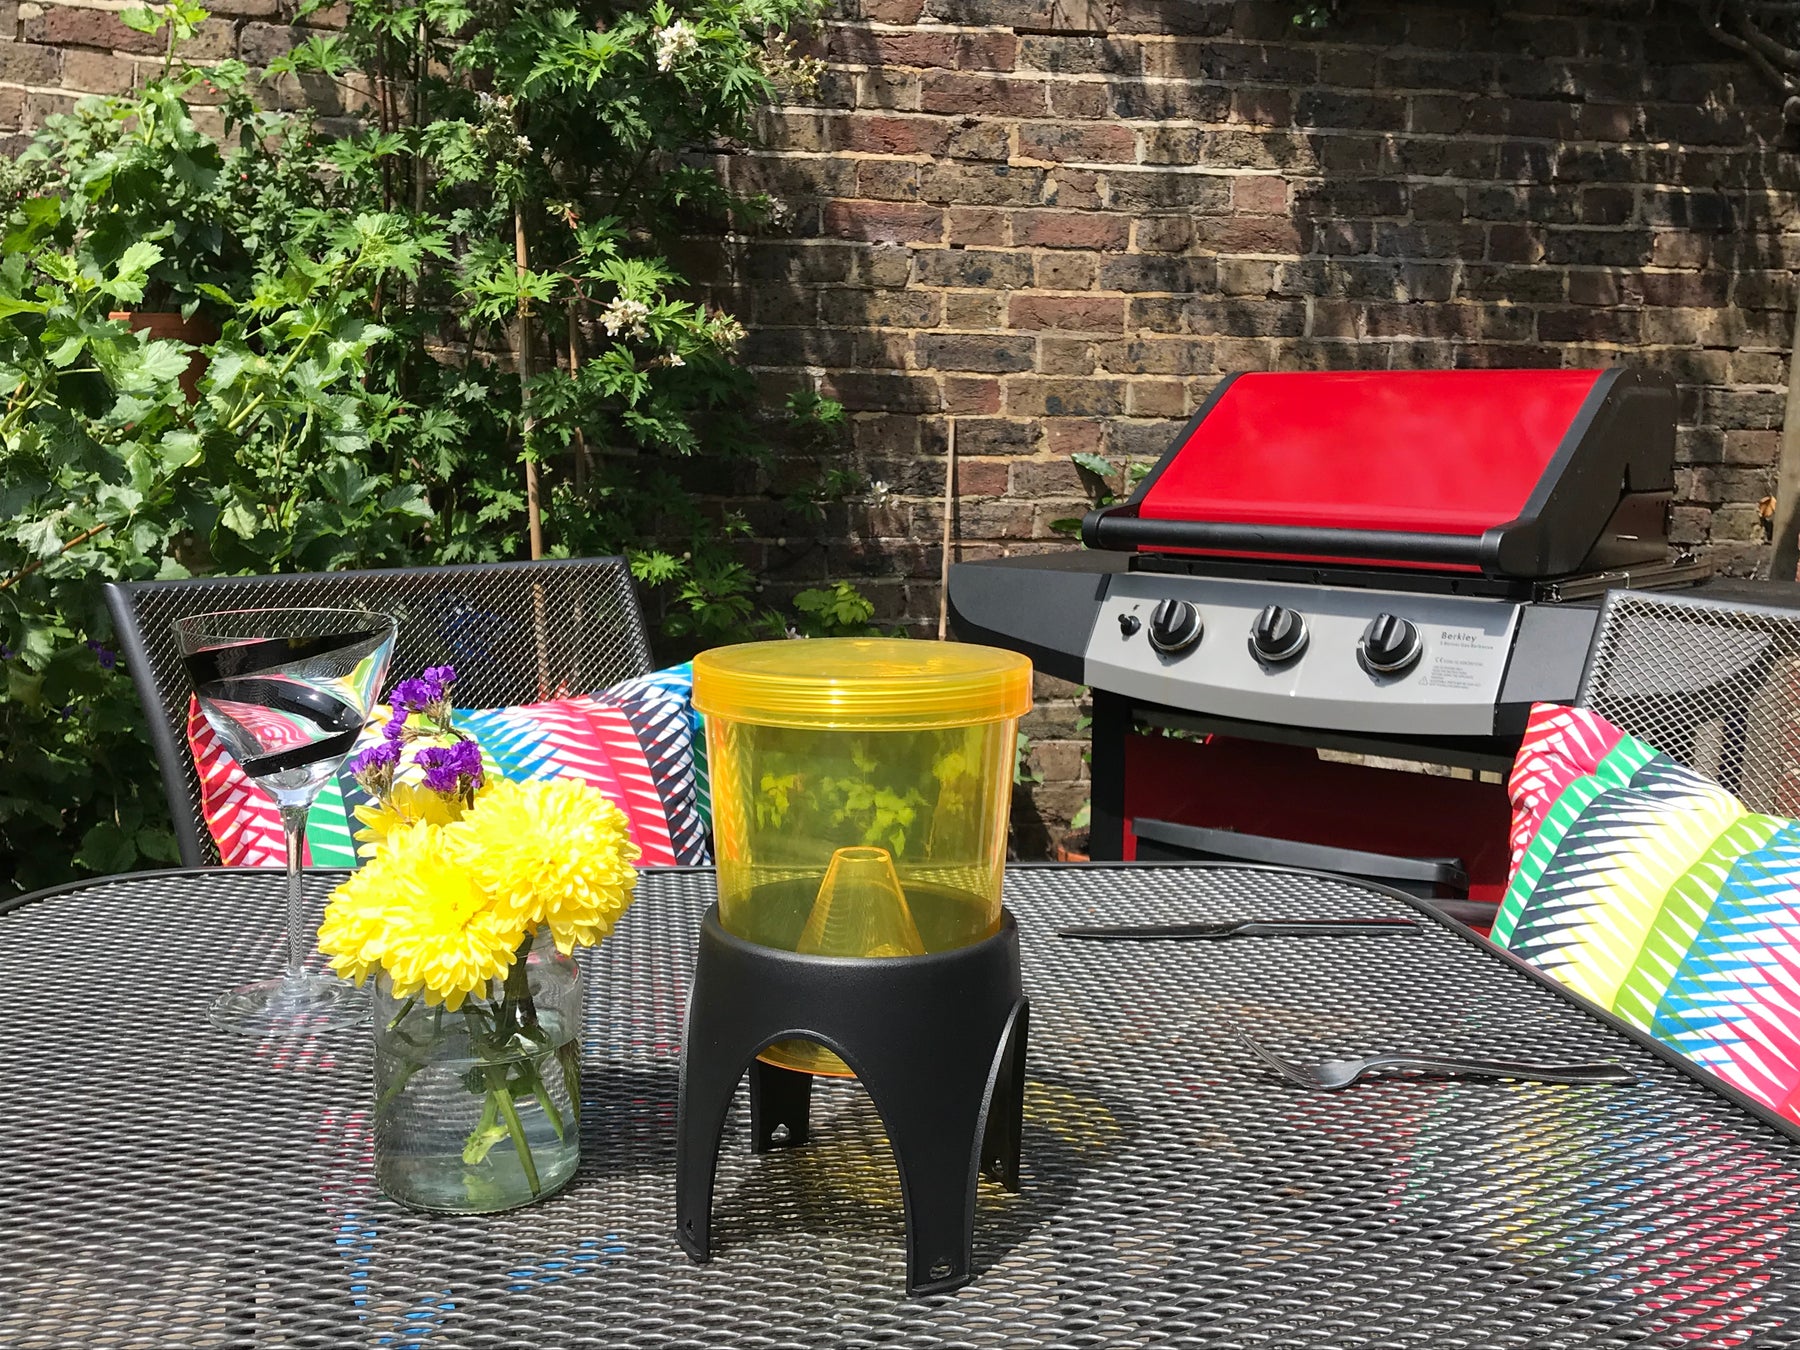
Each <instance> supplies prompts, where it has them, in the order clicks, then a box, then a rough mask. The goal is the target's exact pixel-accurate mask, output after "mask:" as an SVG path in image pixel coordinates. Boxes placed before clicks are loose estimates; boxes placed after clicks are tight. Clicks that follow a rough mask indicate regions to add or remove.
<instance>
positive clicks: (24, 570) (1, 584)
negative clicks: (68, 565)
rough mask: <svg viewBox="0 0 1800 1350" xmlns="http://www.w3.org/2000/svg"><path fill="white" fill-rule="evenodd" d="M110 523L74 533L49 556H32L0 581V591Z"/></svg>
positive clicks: (78, 546)
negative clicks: (74, 534) (73, 535)
mask: <svg viewBox="0 0 1800 1350" xmlns="http://www.w3.org/2000/svg"><path fill="white" fill-rule="evenodd" d="M112 525H113V522H112V521H110V520H103V521H101V522H100V523H99V524H98V525H96V526H94V527H93V528H92V529H89V530H83V531H82V532H81V533H80V534H78V535H76V536H75V537H74V538H73V539H71V540H69V542H68V543H66V544H64V545H63V546H62V547H61V548H59V549H57V550H56V552H54V553H52V554H50V556H49V557H46V558H33V559H32V560H31V561H30V562H28V563H26V564H25V566H23V567H21V568H20V569H19V570H18V571H16V572H14V573H13V574H12V575H11V576H10V577H7V578H6V580H4V581H0V591H10V590H11V589H12V588H13V587H14V586H17V585H18V584H19V583H20V582H21V581H23V580H25V578H26V577H28V576H30V575H31V574H32V573H33V572H35V571H37V570H38V568H40V567H42V566H43V565H44V564H45V563H47V562H50V561H51V560H52V559H55V558H60V557H62V555H63V554H65V553H67V552H68V551H69V550H70V549H72V548H80V547H81V546H82V545H83V544H85V543H87V541H88V540H90V539H92V538H93V537H94V536H95V535H97V534H103V533H105V532H106V531H107V530H109V529H111V528H112Z"/></svg>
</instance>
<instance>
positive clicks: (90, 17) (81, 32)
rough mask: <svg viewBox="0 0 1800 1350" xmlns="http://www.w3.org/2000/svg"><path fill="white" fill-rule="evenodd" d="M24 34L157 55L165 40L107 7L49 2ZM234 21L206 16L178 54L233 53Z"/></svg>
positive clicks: (207, 57)
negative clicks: (126, 22) (128, 22)
mask: <svg viewBox="0 0 1800 1350" xmlns="http://www.w3.org/2000/svg"><path fill="white" fill-rule="evenodd" d="M24 28H25V36H26V37H27V38H29V39H30V40H32V41H33V42H43V43H46V44H49V45H51V46H57V47H99V48H102V49H105V50H108V51H120V52H135V53H138V54H140V55H145V56H149V55H157V56H160V55H161V54H162V52H163V49H164V46H165V43H164V39H163V37H162V36H161V35H160V34H155V33H139V32H136V31H134V30H133V29H130V28H127V27H126V26H125V25H124V24H122V23H120V22H119V16H118V14H117V13H116V12H115V11H113V10H106V9H78V8H75V7H73V6H69V5H49V6H46V7H45V9H44V12H43V13H42V14H41V15H39V16H38V17H36V18H34V19H27V20H26V21H25V24H24ZM234 36H235V35H234V32H233V25H232V24H231V22H230V21H229V20H225V19H208V20H206V21H205V22H204V23H202V24H201V25H200V28H199V30H198V31H197V32H196V33H195V34H194V36H193V37H192V38H190V39H189V40H188V41H187V42H186V43H185V44H183V46H182V48H181V54H182V55H183V56H185V57H187V58H189V59H190V60H194V61H221V60H224V59H225V58H226V57H228V56H231V55H233V50H232V48H233V38H234Z"/></svg>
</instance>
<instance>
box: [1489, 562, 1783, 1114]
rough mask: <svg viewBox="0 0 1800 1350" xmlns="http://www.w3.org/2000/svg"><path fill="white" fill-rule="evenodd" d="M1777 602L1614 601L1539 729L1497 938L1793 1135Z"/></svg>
mask: <svg viewBox="0 0 1800 1350" xmlns="http://www.w3.org/2000/svg"><path fill="white" fill-rule="evenodd" d="M1752 594H1753V595H1754V592H1753V593H1752ZM1763 598H1764V597H1762V596H1755V598H1753V599H1746V600H1739V599H1737V598H1736V597H1732V596H1729V595H1718V594H1716V593H1714V594H1709V595H1708V596H1707V597H1705V598H1701V597H1698V596H1694V595H1687V594H1641V593H1638V592H1631V591H1615V592H1611V593H1609V594H1608V596H1607V599H1606V602H1605V606H1604V609H1603V610H1602V612H1601V616H1600V623H1599V626H1598V627H1597V629H1596V630H1595V636H1594V641H1593V643H1592V645H1591V646H1590V649H1589V655H1588V668H1587V671H1586V674H1585V675H1584V677H1583V679H1582V684H1581V691H1580V693H1579V695H1578V696H1577V700H1576V707H1575V708H1574V709H1568V710H1556V711H1555V712H1549V711H1545V712H1543V713H1542V714H1541V715H1540V714H1536V713H1534V715H1533V727H1532V728H1529V729H1528V730H1527V732H1526V742H1527V749H1526V750H1525V751H1522V752H1521V771H1520V773H1519V774H1517V775H1515V781H1514V792H1515V807H1516V809H1517V810H1518V811H1519V812H1520V813H1521V814H1522V817H1523V819H1522V821H1521V824H1528V825H1530V826H1531V830H1530V831H1529V832H1521V833H1519V834H1518V835H1516V836H1515V845H1516V846H1518V847H1521V848H1523V849H1524V852H1523V854H1522V855H1521V858H1520V861H1519V863H1518V870H1517V872H1516V873H1515V874H1514V882H1513V890H1512V891H1511V892H1510V893H1509V894H1508V896H1507V900H1506V903H1505V904H1504V905H1503V906H1502V909H1501V913H1500V916H1499V918H1498V919H1497V920H1496V922H1495V925H1494V930H1493V935H1494V938H1495V941H1496V942H1497V943H1499V944H1500V945H1501V946H1503V947H1504V948H1506V949H1507V950H1509V951H1511V952H1512V953H1513V955H1514V956H1516V957H1519V958H1520V959H1522V960H1525V961H1527V962H1530V963H1531V964H1532V965H1535V966H1537V967H1538V968H1539V969H1541V970H1543V971H1545V972H1546V973H1548V974H1549V975H1551V976H1552V977H1553V978H1554V979H1556V980H1558V981H1559V982H1560V983H1562V984H1563V985H1565V986H1567V987H1568V988H1570V989H1571V990H1573V991H1574V992H1575V993H1577V994H1579V995H1581V996H1582V997H1584V998H1587V999H1590V1000H1591V1001H1593V1002H1594V1003H1595V1004H1597V1005H1598V1006H1599V1007H1601V1008H1602V1009H1604V1010H1606V1011H1608V1012H1611V1013H1613V1014H1614V1015H1616V1016H1618V1017H1620V1018H1622V1019H1623V1020H1624V1021H1626V1022H1627V1023H1629V1024H1630V1025H1631V1026H1633V1027H1634V1028H1636V1029H1637V1030H1638V1031H1639V1032H1641V1033H1644V1034H1646V1035H1649V1036H1651V1037H1653V1038H1655V1039H1656V1040H1658V1041H1661V1042H1662V1043H1663V1044H1665V1045H1667V1046H1668V1047H1669V1048H1670V1049H1672V1050H1674V1051H1675V1052H1676V1053H1678V1054H1680V1055H1683V1056H1685V1057H1686V1058H1688V1059H1689V1060H1691V1061H1693V1062H1694V1063H1696V1064H1698V1065H1699V1066H1700V1067H1702V1068H1704V1069H1706V1070H1708V1071H1709V1072H1711V1073H1713V1074H1716V1075H1717V1076H1718V1077H1719V1079H1720V1080H1721V1081H1722V1082H1723V1083H1724V1084H1726V1085H1727V1087H1728V1088H1729V1089H1730V1090H1732V1091H1734V1092H1736V1093H1740V1094H1742V1100H1744V1101H1745V1102H1746V1103H1747V1104H1750V1105H1752V1106H1753V1108H1754V1109H1757V1110H1763V1111H1771V1112H1774V1113H1776V1114H1777V1115H1779V1116H1781V1117H1783V1118H1784V1119H1785V1120H1787V1121H1789V1122H1794V1121H1800V1012H1796V1010H1795V1000H1794V988H1795V982H1794V972H1795V971H1796V970H1800V926H1797V925H1796V911H1795V902H1794V897H1795V894H1796V892H1797V891H1800V865H1797V863H1796V859H1797V858H1800V827H1797V826H1795V825H1793V824H1792V823H1791V821H1792V820H1793V818H1794V817H1796V816H1797V815H1800V810H1797V809H1796V808H1800V766H1797V759H1800V756H1797V754H1796V750H1797V748H1800V611H1796V610H1790V609H1778V608H1774V607H1772V606H1770V605H1768V604H1765V603H1762V600H1763ZM1588 714H1592V715H1594V716H1593V717H1589V716H1588ZM1607 723H1610V724H1611V726H1610V727H1609V726H1608V725H1606V724H1607ZM1614 728H1617V730H1618V731H1622V732H1624V733H1626V734H1627V736H1629V737H1635V738H1636V741H1637V742H1642V743H1644V744H1643V745H1639V744H1637V743H1635V742H1629V743H1628V742H1623V741H1618V740H1617V739H1616V737H1615V733H1614V730H1613V729H1614ZM1645 746H1648V747H1651V748H1652V750H1653V751H1655V752H1659V753H1651V752H1650V751H1646V749H1645V748H1644V747H1645ZM1697 775H1704V777H1698V776H1697ZM1708 780H1711V781H1710V782H1709V781H1708ZM1713 784H1718V785H1719V786H1721V787H1723V788H1724V789H1725V790H1726V791H1727V792H1729V793H1730V794H1732V797H1735V798H1736V799H1737V800H1736V801H1735V802H1734V801H1732V799H1731V798H1730V797H1725V796H1723V795H1722V794H1720V793H1719V792H1718V791H1717V790H1716V789H1715V788H1714V787H1713ZM1739 802H1741V803H1742V806H1741V807H1740V806H1739V805H1738V803H1739ZM1745 808H1747V809H1748V810H1749V812H1751V813H1752V814H1750V815H1745V814H1743V811H1744V809H1745ZM1771 818H1773V819H1771Z"/></svg>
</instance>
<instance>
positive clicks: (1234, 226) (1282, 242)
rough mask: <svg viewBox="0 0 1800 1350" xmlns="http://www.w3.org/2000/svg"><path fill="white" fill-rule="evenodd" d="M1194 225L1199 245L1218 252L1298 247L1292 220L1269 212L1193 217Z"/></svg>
mask: <svg viewBox="0 0 1800 1350" xmlns="http://www.w3.org/2000/svg"><path fill="white" fill-rule="evenodd" d="M1194 228H1195V232H1196V235H1197V237H1198V239H1199V242H1200V245H1201V247H1202V248H1206V249H1211V250H1214V251H1216V252H1219V253H1287V254H1292V253H1297V252H1299V250H1300V232H1299V231H1298V230H1297V229H1296V228H1295V227H1294V222H1293V221H1291V220H1282V219H1277V218H1275V217H1272V216H1271V217H1259V216H1237V217H1234V218H1233V219H1230V220H1207V221H1197V222H1195V226H1194Z"/></svg>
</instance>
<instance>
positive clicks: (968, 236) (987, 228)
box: [949, 206, 1012, 248]
mask: <svg viewBox="0 0 1800 1350" xmlns="http://www.w3.org/2000/svg"><path fill="white" fill-rule="evenodd" d="M1007 215H1008V213H1007V212H1005V211H994V210H990V209H987V208H984V207H971V206H953V207H951V208H950V238H949V242H950V243H952V244H978V245H983V246H986V247H989V248H995V247H998V248H1004V247H1005V246H1006V245H1007V244H1009V243H1011V242H1012V239H1011V236H1010V235H1009V234H1008V232H1007Z"/></svg>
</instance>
